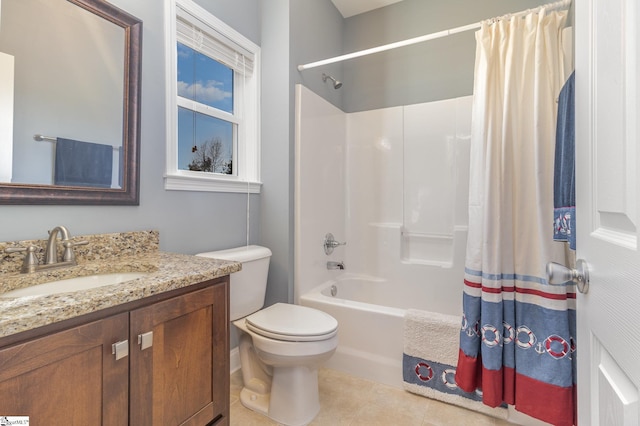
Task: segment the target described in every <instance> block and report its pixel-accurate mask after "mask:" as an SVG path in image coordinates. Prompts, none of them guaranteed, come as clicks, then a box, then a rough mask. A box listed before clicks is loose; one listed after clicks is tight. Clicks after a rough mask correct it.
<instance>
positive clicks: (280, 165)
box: [260, 0, 293, 305]
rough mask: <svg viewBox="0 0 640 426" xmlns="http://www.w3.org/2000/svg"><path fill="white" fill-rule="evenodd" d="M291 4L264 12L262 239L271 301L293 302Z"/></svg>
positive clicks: (275, 1) (277, 3)
mask: <svg viewBox="0 0 640 426" xmlns="http://www.w3.org/2000/svg"><path fill="white" fill-rule="evenodd" d="M289 3H290V0H269V2H268V6H266V7H263V10H262V110H261V112H262V123H261V124H262V134H261V143H262V147H261V150H262V156H261V157H262V163H261V174H262V181H263V182H264V187H263V192H262V205H261V217H260V226H261V234H260V242H261V244H263V245H264V246H266V247H269V248H270V249H271V251H272V252H273V256H272V257H271V264H270V266H269V282H268V286H267V294H266V304H267V305H271V304H273V303H275V302H286V301H290V300H291V296H290V294H291V292H292V288H293V278H292V277H293V232H292V229H293V224H292V222H291V220H290V217H291V207H290V206H291V205H292V203H293V192H292V185H293V181H292V179H291V174H290V171H291V169H292V167H293V163H292V162H291V156H292V148H291V147H292V141H291V135H292V128H293V118H292V116H291V102H292V100H291V97H290V96H289V94H288V93H289V86H290V81H289V60H290V59H289V40H290V32H289V8H290V5H289Z"/></svg>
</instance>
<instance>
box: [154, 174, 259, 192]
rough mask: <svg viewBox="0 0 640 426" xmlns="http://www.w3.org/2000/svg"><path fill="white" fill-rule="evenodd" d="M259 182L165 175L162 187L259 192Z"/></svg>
mask: <svg viewBox="0 0 640 426" xmlns="http://www.w3.org/2000/svg"><path fill="white" fill-rule="evenodd" d="M261 186H262V183H261V182H247V181H242V180H235V179H233V180H232V179H224V178H216V177H200V176H198V177H195V176H182V175H169V174H167V175H165V177H164V189H166V190H173V191H205V192H237V193H243V194H246V193H247V191H248V192H249V193H250V194H259V193H260V188H261Z"/></svg>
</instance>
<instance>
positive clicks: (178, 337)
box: [130, 286, 229, 426]
mask: <svg viewBox="0 0 640 426" xmlns="http://www.w3.org/2000/svg"><path fill="white" fill-rule="evenodd" d="M226 292H227V287H226V286H215V287H208V288H205V289H202V290H199V291H195V292H192V293H188V294H185V295H184V296H181V297H177V298H174V299H169V300H166V301H164V302H160V303H156V304H153V305H151V306H147V307H144V308H140V309H137V310H135V311H132V312H131V318H130V321H131V333H130V334H131V337H132V339H133V337H136V339H137V341H136V342H135V343H136V344H135V347H133V348H132V351H131V387H130V389H131V395H130V401H131V406H130V416H131V417H130V423H131V424H132V425H140V426H143V425H189V426H191V425H192V426H202V425H207V424H210V423H212V422H217V421H218V420H221V422H220V423H219V424H228V417H229V411H228V410H229V408H228V407H229V346H228V343H227V342H228V329H227V327H228V324H229V319H228V314H227V311H226V300H227V294H226ZM137 336H140V337H137ZM132 346H133V345H132ZM216 424H218V423H216Z"/></svg>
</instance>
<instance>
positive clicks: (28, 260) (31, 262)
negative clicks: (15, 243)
mask: <svg viewBox="0 0 640 426" xmlns="http://www.w3.org/2000/svg"><path fill="white" fill-rule="evenodd" d="M37 249H38V247H36V246H34V245H31V244H29V245H28V246H27V247H7V248H6V249H4V252H5V253H21V252H27V253H26V254H25V256H24V260H23V261H22V272H23V273H29V272H33V271H35V269H36V266H37V265H38V264H39V263H40V262H39V261H38V258H37V257H36V250H37Z"/></svg>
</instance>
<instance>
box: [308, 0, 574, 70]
mask: <svg viewBox="0 0 640 426" xmlns="http://www.w3.org/2000/svg"><path fill="white" fill-rule="evenodd" d="M570 4H571V0H561V1H557V2H555V3H548V4H544V5H541V6H538V7H536V8H534V9H527V10H523V11H521V12H515V13H509V14H507V15H504V16H502V17H498V18H490V19H492V20H498V19H501V18H503V17H506V16H508V17H511V16H524V15H527V14H529V13H532V12H537V11H539V10H541V9H542V8H545V9H547V10H555V9H564V8H566V7H568V6H569V5H570ZM482 22H484V21H480V22H476V23H473V24H469V25H463V26H461V27H456V28H451V29H449V30H444V31H438V32H435V33H431V34H426V35H423V36H419V37H414V38H410V39H407V40H402V41H396V42H394V43H389V44H385V45H382V46H378V47H372V48H370V49H364V50H359V51H357V52H353V53H347V54H346V55H340V56H336V57H333V58H329V59H323V60H321V61H316V62H310V63H308V64H304V65H298V71H304V70H308V69H310V68H316V67H319V66H322V65H328V64H333V63H335V62H342V61H346V60H347V59H353V58H359V57H361V56H366V55H371V54H373V53H379V52H384V51H386V50H392V49H397V48H398V47H404V46H410V45H412V44H417V43H422V42H424V41H428V40H435V39H437V38H442V37H447V36H450V35H453V34H457V33H462V32H465V31H470V30H474V29H476V28H480V27H481V26H482Z"/></svg>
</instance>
